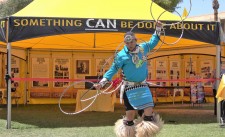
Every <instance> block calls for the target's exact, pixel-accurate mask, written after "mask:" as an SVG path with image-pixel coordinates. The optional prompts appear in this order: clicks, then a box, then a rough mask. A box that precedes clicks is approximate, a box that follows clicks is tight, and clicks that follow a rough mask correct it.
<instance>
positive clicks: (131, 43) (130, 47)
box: [125, 39, 137, 51]
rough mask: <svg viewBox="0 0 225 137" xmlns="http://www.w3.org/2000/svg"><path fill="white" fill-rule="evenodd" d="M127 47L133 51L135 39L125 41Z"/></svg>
mask: <svg viewBox="0 0 225 137" xmlns="http://www.w3.org/2000/svg"><path fill="white" fill-rule="evenodd" d="M125 44H126V46H127V48H128V49H129V51H133V50H134V49H135V47H136V44H137V40H136V39H133V40H132V41H131V42H125Z"/></svg>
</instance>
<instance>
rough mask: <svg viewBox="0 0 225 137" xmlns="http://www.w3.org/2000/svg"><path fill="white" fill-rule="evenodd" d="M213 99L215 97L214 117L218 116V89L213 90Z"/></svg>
mask: <svg viewBox="0 0 225 137" xmlns="http://www.w3.org/2000/svg"><path fill="white" fill-rule="evenodd" d="M213 97H214V115H217V99H216V89H213Z"/></svg>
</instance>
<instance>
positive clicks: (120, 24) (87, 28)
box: [0, 0, 219, 50]
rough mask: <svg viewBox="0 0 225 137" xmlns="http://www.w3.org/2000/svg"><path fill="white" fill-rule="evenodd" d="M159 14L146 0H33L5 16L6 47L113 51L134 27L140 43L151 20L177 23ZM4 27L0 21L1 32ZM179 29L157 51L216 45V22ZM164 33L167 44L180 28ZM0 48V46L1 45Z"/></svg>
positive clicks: (146, 36) (174, 18) (172, 17)
mask: <svg viewBox="0 0 225 137" xmlns="http://www.w3.org/2000/svg"><path fill="white" fill-rule="evenodd" d="M150 11H152V14H153V18H152V16H151V12H150ZM164 11H165V10H164V9H162V8H161V7H159V6H158V5H156V4H154V3H152V2H151V1H149V0H139V1H130V0H122V1H119V0H114V1H107V2H106V1H102V0H94V1H93V0H86V1H85V2H83V1H80V0H67V1H66V2H65V1H62V0H47V1H46V0H34V1H33V2H32V3H31V4H29V5H28V6H27V7H25V8H24V9H22V10H21V11H19V12H18V13H16V14H14V15H12V16H10V17H9V42H11V45H12V47H22V48H25V49H26V48H29V49H64V50H65V49H68V50H115V49H116V47H117V46H118V45H120V44H121V42H123V33H124V32H126V31H130V30H131V29H132V28H133V27H134V26H135V25H136V26H135V27H134V30H133V31H134V32H136V33H138V38H140V39H141V40H142V41H146V40H148V39H149V37H150V35H151V34H152V33H153V32H154V27H155V23H154V19H155V20H157V19H159V20H161V21H163V22H164V23H171V22H177V21H180V20H181V17H179V16H176V15H174V14H172V13H170V12H164ZM162 13H163V14H162ZM5 22H7V21H5V20H4V19H2V20H1V27H2V28H3V29H4V30H6V26H5V25H4V24H5ZM184 27H185V30H184V34H183V38H182V39H181V40H180V41H179V43H177V44H176V45H173V46H168V45H164V46H163V47H162V48H171V47H172V48H183V47H185V46H193V45H195V46H196V45H201V46H202V45H205V44H207V43H210V44H217V43H218V42H219V40H218V38H219V37H217V36H218V34H219V33H218V23H216V22H191V21H189V22H188V21H185V22H184ZM165 31H166V36H167V37H165V41H166V42H167V43H173V42H175V41H176V40H177V39H178V37H180V35H181V33H182V31H181V24H177V25H176V24H175V25H172V26H167V27H165ZM1 32H2V31H1ZM3 32H4V31H3ZM2 35H3V36H4V34H2ZM169 35H170V36H169ZM4 37H6V36H4ZM3 39H4V38H2V41H3ZM162 39H163V38H162ZM0 40H1V39H0ZM200 41H201V42H200ZM0 44H2V45H4V42H0ZM121 47H122V46H121Z"/></svg>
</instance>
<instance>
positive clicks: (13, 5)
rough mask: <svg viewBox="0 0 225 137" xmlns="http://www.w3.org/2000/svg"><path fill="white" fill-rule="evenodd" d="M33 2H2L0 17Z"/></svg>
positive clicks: (7, 0)
mask: <svg viewBox="0 0 225 137" xmlns="http://www.w3.org/2000/svg"><path fill="white" fill-rule="evenodd" d="M32 1H33V0H4V1H2V2H0V17H6V16H9V15H12V14H14V13H16V12H17V11H19V10H21V9H22V8H24V7H26V6H27V5H28V4H29V3H31V2H32Z"/></svg>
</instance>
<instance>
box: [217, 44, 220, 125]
mask: <svg viewBox="0 0 225 137" xmlns="http://www.w3.org/2000/svg"><path fill="white" fill-rule="evenodd" d="M220 54H221V46H220V45H216V90H217V89H218V87H219V82H220V80H219V79H220V71H221V62H220ZM216 103H217V102H216ZM216 111H217V122H219V123H220V122H221V121H220V117H221V110H220V103H217V107H216Z"/></svg>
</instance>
